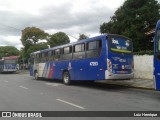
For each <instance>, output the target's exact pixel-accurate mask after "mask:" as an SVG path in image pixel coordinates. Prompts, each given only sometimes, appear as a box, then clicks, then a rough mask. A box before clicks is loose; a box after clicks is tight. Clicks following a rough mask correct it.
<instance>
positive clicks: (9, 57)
mask: <svg viewBox="0 0 160 120" xmlns="http://www.w3.org/2000/svg"><path fill="white" fill-rule="evenodd" d="M18 57H19V56H8V57H2V59H4V60H9V59H17V58H18Z"/></svg>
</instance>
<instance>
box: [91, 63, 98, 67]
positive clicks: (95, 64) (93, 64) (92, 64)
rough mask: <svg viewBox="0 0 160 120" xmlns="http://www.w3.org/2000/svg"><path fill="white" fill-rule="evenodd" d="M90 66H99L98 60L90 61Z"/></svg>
mask: <svg viewBox="0 0 160 120" xmlns="http://www.w3.org/2000/svg"><path fill="white" fill-rule="evenodd" d="M90 66H98V62H90Z"/></svg>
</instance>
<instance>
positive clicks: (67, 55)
mask: <svg viewBox="0 0 160 120" xmlns="http://www.w3.org/2000/svg"><path fill="white" fill-rule="evenodd" d="M62 54H63V58H62V59H63V60H71V59H72V46H68V47H64V48H63V49H62Z"/></svg>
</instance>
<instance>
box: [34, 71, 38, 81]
mask: <svg viewBox="0 0 160 120" xmlns="http://www.w3.org/2000/svg"><path fill="white" fill-rule="evenodd" d="M34 79H35V80H38V79H39V77H38V72H37V71H36V72H35V73H34Z"/></svg>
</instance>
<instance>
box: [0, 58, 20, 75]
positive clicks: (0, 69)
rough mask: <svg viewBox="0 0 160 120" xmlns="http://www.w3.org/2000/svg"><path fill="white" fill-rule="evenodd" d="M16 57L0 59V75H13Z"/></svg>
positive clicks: (15, 69)
mask: <svg viewBox="0 0 160 120" xmlns="http://www.w3.org/2000/svg"><path fill="white" fill-rule="evenodd" d="M17 61H18V56H9V57H3V58H2V59H0V73H13V72H16V71H17Z"/></svg>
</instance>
